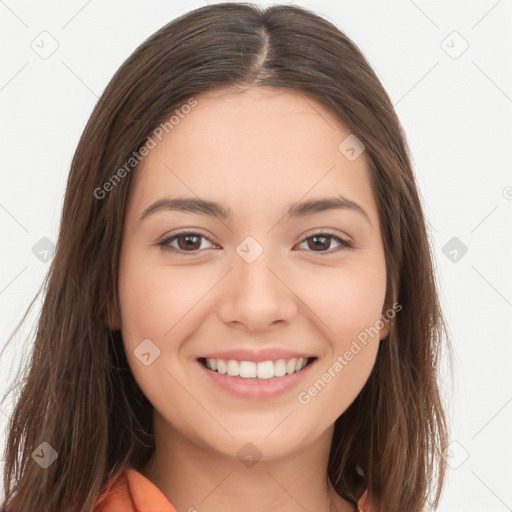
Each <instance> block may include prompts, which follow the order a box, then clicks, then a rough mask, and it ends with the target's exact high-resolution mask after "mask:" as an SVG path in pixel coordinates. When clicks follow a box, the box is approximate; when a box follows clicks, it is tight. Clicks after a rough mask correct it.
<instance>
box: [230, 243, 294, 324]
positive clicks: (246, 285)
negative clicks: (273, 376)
mask: <svg viewBox="0 0 512 512" xmlns="http://www.w3.org/2000/svg"><path fill="white" fill-rule="evenodd" d="M278 252H279V251H276V250H272V249H270V248H268V249H266V248H265V247H264V246H263V245H262V244H260V243H259V242H258V241H257V240H256V239H255V238H253V237H247V238H246V239H244V240H243V241H242V242H241V243H240V244H239V245H238V247H237V248H236V254H235V256H234V259H233V266H234V268H233V271H232V272H231V273H230V274H231V276H230V279H229V280H228V281H229V282H228V283H227V286H228V290H225V293H223V299H222V302H223V304H222V308H221V314H222V319H223V320H224V321H226V322H233V321H236V322H239V323H243V324H246V326H248V327H249V328H251V329H252V328H256V326H259V327H265V326H269V325H271V324H273V323H276V322H277V321H283V320H289V319H290V318H291V316H292V315H293V314H294V310H295V307H294V299H293V297H294V295H293V293H292V292H291V291H290V289H289V287H288V286H286V285H285V283H284V282H283V281H284V280H285V279H284V278H283V276H280V275H279V274H280V273H282V272H280V271H279V269H280V268H282V265H279V264H278V256H277V254H278Z"/></svg>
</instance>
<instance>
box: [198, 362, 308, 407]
mask: <svg viewBox="0 0 512 512" xmlns="http://www.w3.org/2000/svg"><path fill="white" fill-rule="evenodd" d="M196 362H197V364H198V365H199V366H200V368H201V370H202V371H203V373H204V374H205V376H206V378H207V379H209V382H212V383H213V384H215V385H216V386H218V387H219V388H220V389H222V390H224V391H227V392H228V393H230V394H231V395H234V396H236V397H238V398H252V399H267V398H274V397H277V396H279V395H282V394H284V393H286V392H287V391H290V390H292V389H293V388H294V387H296V386H297V385H298V384H299V383H300V382H301V381H302V380H303V379H304V378H305V377H306V376H307V375H308V374H309V372H310V370H311V367H312V366H313V365H314V364H315V363H316V359H314V360H313V361H312V362H311V363H309V364H308V365H306V366H304V368H302V370H300V371H299V372H296V373H292V374H291V375H283V376H282V377H272V378H271V379H244V378H243V377H231V376H229V375H221V374H220V373H218V372H215V371H213V370H209V369H208V368H206V367H205V366H203V364H202V363H201V362H200V361H196Z"/></svg>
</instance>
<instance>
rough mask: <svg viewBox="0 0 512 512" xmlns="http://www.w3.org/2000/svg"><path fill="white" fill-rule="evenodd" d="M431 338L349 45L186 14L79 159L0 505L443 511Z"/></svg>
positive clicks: (109, 107) (333, 36) (106, 102)
mask: <svg viewBox="0 0 512 512" xmlns="http://www.w3.org/2000/svg"><path fill="white" fill-rule="evenodd" d="M443 328H444V324H443V319H442V314H441V311H440V307H439V302H438V298H437V290H436V284H435V279H434V274H433V268H432V261H431V256H430V250H429V245H428V239H427V234H426V228H425V220H424V216H423V213H422V207H421V203H420V199H419V196H418V191H417V187H416V183H415V179H414V175H413V172H412V169H411V164H410V159H409V156H408V150H407V145H406V142H405V137H404V135H403V132H402V130H401V127H400V124H399V121H398V119H397V117H396V114H395V112H394V109H393V106H392V103H391V102H390V100H389V97H388V96H387V94H386V92H385V91H384V89H383V87H382V85H381V84H380V82H379V80H378V79H377V77H376V76H375V73H374V72H373V71H372V69H371V67H370V65H369V64H368V62H367V61H366V60H365V58H364V57H363V55H362V54H361V52H360V51H359V50H358V49H357V47H356V46H355V45H354V43H352V42H351V41H350V40H349V39H348V38H347V37H346V36H345V35H344V34H343V33H341V32H340V31H339V30H338V29H337V28H336V27H334V26H333V25H332V24H331V23H329V22H328V21H326V20H324V19H322V18H321V17H319V16H317V15H315V14H314V13H312V12H310V11H308V10H306V9H303V8H298V7H291V6H274V7H270V8H268V9H266V10H262V9H260V8H258V7H256V6H252V5H250V4H236V3H225V4H217V5H212V6H207V7H204V8H200V9H196V10H194V11H192V12H190V13H188V14H186V15H184V16H181V17H180V18H178V19H176V20H174V21H173V22H171V23H169V24H168V25H166V26H165V27H163V28H162V29H160V30H159V31H158V32H156V33H155V34H154V35H153V36H151V37H150V38H149V39H148V40H147V41H145V42H144V43H143V44H142V45H141V46H140V47H139V48H138V49H137V50H136V51H135V52H134V53H133V54H132V55H131V56H130V57H129V58H128V59H127V61H126V62H125V63H124V64H123V65H122V66H121V68H120V69H119V70H118V72H117V73H116V74H115V76H114V77H113V79H112V80H111V82H110V83H109V85H108V86H107V88H106V90H105V91H104V93H103V95H102V96H101V98H100V100H99V102H98V104H97V106H96V108H95V110H94V112H93V113H92V115H91V118H90V120H89V123H88V124H87V126H86V128H85V130H84V133H83V135H82V138H81V140H80V142H79V145H78V148H77V151H76V153H75V156H74V159H73V162H72V166H71V170H70V174H69V180H68V184H67V190H66V197H65V201H64V207H63V213H62V224H61V228H60V234H59V240H58V245H57V252H56V255H55V258H54V260H53V262H52V266H51V269H50V272H49V276H48V281H47V289H46V297H45V300H44V304H43V308H42V312H41V318H40V321H39V324H38V331H37V336H36V340H35V347H34V357H33V359H32V361H31V363H30V368H29V371H28V374H27V377H26V381H25V383H24V387H23V390H22V394H21V397H20V399H19V401H18V403H17V406H16V407H15V410H14V412H13V416H12V421H11V425H10V431H9V438H8V444H7V450H6V464H5V476H4V481H5V486H6V500H5V503H4V505H3V509H2V510H3V511H6V512H18V511H22V510H23V511H25V510H36V509H37V507H40V506H41V503H44V504H45V505H44V508H45V510H65V511H66V512H68V511H69V512H75V511H77V512H78V511H91V510H94V511H95V512H99V511H101V512H107V511H113V510H134V511H139V512H142V511H148V510H153V511H154V510H156V509H158V510H166V511H172V510H175V509H177V510H196V509H197V510H212V511H214V510H220V509H221V508H222V509H234V508H235V507H236V508H241V507H243V508H244V509H245V510H251V511H254V512H257V511H260V510H268V509H269V508H271V509H272V510H275V511H280V510H283V511H284V510H286V511H295V510H297V511H298V510H304V509H305V510H316V511H330V512H331V511H336V510H337V511H339V512H345V511H350V510H352V511H353V510H356V506H357V508H359V509H360V510H364V511H365V512H369V511H370V510H372V511H378V510H379V511H386V512H403V511H404V510H407V511H411V512H415V511H420V510H423V509H424V507H425V505H426V503H427V500H429V502H430V503H431V504H433V505H434V506H437V504H438V501H439V498H440V494H441V490H442V484H443V480H444V475H445V462H444V460H443V459H442V457H441V456H440V454H441V452H442V450H443V449H444V448H445V447H446V446H447V437H448V436H447V428H446V421H445V414H444V409H443V405H442V403H441V399H440V394H439V388H438V382H437V375H436V365H437V361H438V354H439V350H440V347H441V340H442V334H443V333H444V330H443ZM17 460H19V461H20V462H19V464H18V465H17Z"/></svg>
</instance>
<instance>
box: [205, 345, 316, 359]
mask: <svg viewBox="0 0 512 512" xmlns="http://www.w3.org/2000/svg"><path fill="white" fill-rule="evenodd" d="M201 357H202V358H205V359H224V360H229V359H234V360H235V361H254V362H255V363H260V362H263V361H277V360H278V359H300V358H304V359H308V358H310V357H314V356H312V355H311V354H306V353H305V352H295V351H293V350H285V349H282V348H265V349H261V350H256V351H255V350H249V349H243V348H239V349H233V350H223V351H218V352H210V353H209V354H206V355H203V356H201Z"/></svg>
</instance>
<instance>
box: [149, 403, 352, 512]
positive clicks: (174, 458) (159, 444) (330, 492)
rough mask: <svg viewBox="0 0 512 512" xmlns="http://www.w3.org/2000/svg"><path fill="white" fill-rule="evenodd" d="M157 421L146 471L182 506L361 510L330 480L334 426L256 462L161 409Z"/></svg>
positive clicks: (277, 511)
mask: <svg viewBox="0 0 512 512" xmlns="http://www.w3.org/2000/svg"><path fill="white" fill-rule="evenodd" d="M153 423H154V434H155V444H156V450H155V453H154V454H153V456H152V457H151V459H150V460H149V461H148V463H147V464H146V465H145V466H144V468H142V470H141V473H142V474H143V475H144V476H145V477H146V478H148V479H149V480H151V481H152V482H153V483H154V484H155V485H156V486H157V487H158V488H159V489H160V490H161V491H162V492H163V494H164V495H165V496H166V497H167V498H168V500H169V501H170V503H172V505H173V506H174V508H176V509H177V510H187V511H189V510H190V511H194V510H203V511H205V512H214V511H219V510H238V509H240V508H243V510H244V511H246V512H268V510H272V511H274V512H304V510H315V511H318V512H355V511H356V507H355V506H354V505H352V504H350V503H349V502H348V501H346V500H344V499H343V498H341V497H340V496H339V495H338V494H336V492H335V491H334V489H332V488H331V486H330V485H329V484H328V479H327V463H328V457H329V450H330V445H331V440H332V428H331V429H329V430H328V431H326V432H325V433H324V435H322V437H321V438H319V439H317V440H316V441H315V443H313V444H311V445H309V446H304V447H301V449H300V450H297V451H296V452H294V453H291V454H288V455H286V456H283V457H280V458H277V459H272V460H267V459H265V457H264V454H262V455H261V458H260V459H259V460H256V461H254V460H253V461H251V460H250V458H249V459H247V460H241V459H240V458H238V457H237V456H236V455H235V456H234V457H233V456H229V455H227V454H223V453H220V452H217V451H215V450H213V449H211V448H210V447H207V446H203V445H200V444H199V443H195V442H194V441H192V440H190V439H189V438H187V437H185V436H183V435H181V434H180V433H179V432H178V431H176V430H175V429H173V428H172V427H171V426H170V425H169V424H168V423H167V422H165V420H163V418H162V417H161V416H160V415H159V414H158V413H156V412H155V414H154V422H153ZM247 451H248V453H250V452H251V450H250V448H247Z"/></svg>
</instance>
